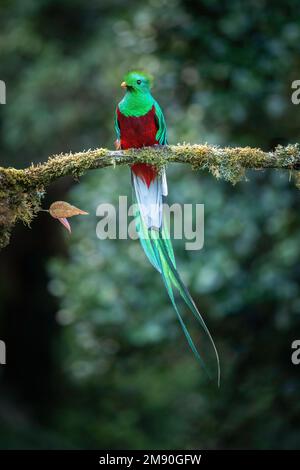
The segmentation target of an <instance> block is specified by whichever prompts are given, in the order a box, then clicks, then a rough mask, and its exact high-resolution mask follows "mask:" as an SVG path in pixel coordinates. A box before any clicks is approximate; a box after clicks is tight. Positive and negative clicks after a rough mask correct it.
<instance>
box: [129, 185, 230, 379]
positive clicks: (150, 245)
mask: <svg viewBox="0 0 300 470" xmlns="http://www.w3.org/2000/svg"><path fill="white" fill-rule="evenodd" d="M133 197H134V201H135V206H134V216H135V222H136V230H137V233H138V235H139V239H140V242H141V245H142V247H143V250H144V252H145V254H146V256H147V257H148V259H149V261H150V262H151V264H152V265H153V266H154V267H155V269H157V271H159V272H160V274H161V275H162V278H163V281H164V284H165V287H166V290H167V293H168V295H169V297H170V300H171V302H172V305H173V307H174V310H175V312H176V315H177V317H178V320H179V322H180V324H181V327H182V329H183V332H184V334H185V336H186V338H187V341H188V344H189V346H190V348H191V349H192V351H193V353H194V355H195V356H196V358H197V359H198V361H199V362H200V364H201V366H202V367H203V369H204V370H205V371H206V373H207V375H208V376H209V377H210V378H211V374H210V373H209V371H208V369H207V367H206V366H205V363H204V361H203V359H202V357H201V355H200V353H199V351H198V349H197V347H196V345H195V343H194V341H193V339H192V337H191V335H190V333H189V332H188V329H187V327H186V325H185V322H184V320H183V318H182V315H181V314H180V312H179V308H178V305H177V303H176V300H175V296H174V292H173V287H175V288H176V289H177V290H178V292H179V294H180V296H181V297H182V299H183V300H184V302H185V303H186V305H187V306H188V307H189V309H190V311H191V312H192V313H193V315H194V317H195V318H196V320H197V321H198V322H199V323H200V325H201V326H202V328H203V330H204V331H205V333H206V335H207V336H208V338H209V341H210V343H211V344H212V347H213V350H214V353H215V356H216V361H217V381H218V386H220V378H221V371H220V360H219V354H218V351H217V348H216V345H215V343H214V341H213V339H212V336H211V334H210V332H209V330H208V328H207V326H206V324H205V322H204V319H203V317H202V315H201V314H200V312H199V310H198V308H197V307H196V305H195V302H194V300H193V299H192V297H191V295H190V293H189V291H188V289H187V288H186V286H185V285H184V283H183V281H182V280H181V277H180V275H179V273H178V271H177V268H176V262H175V257H174V252H173V247H172V243H171V239H170V235H169V233H168V230H167V225H166V224H165V223H163V228H162V230H159V231H157V230H153V229H150V230H148V229H147V227H146V226H145V224H144V222H143V219H142V217H141V214H140V210H139V207H138V204H137V202H136V198H135V195H134V194H133Z"/></svg>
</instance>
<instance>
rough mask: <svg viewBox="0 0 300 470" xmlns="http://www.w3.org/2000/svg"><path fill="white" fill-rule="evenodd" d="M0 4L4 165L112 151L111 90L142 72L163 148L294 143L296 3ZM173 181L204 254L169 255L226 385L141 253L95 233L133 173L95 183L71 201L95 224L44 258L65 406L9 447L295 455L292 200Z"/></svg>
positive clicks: (281, 181) (13, 425) (211, 183)
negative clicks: (200, 209) (197, 207)
mask: <svg viewBox="0 0 300 470" xmlns="http://www.w3.org/2000/svg"><path fill="white" fill-rule="evenodd" d="M0 8H1V10H2V11H1V16H0V26H1V33H0V47H1V77H0V78H1V79H4V80H5V81H6V83H7V88H8V96H7V102H8V104H7V105H6V106H5V107H2V108H1V121H0V123H1V149H0V150H1V155H2V157H3V158H2V160H3V161H4V162H5V163H6V164H14V165H19V166H20V167H21V166H25V165H26V164H28V162H30V161H32V160H34V161H40V160H42V159H43V158H45V157H46V156H48V155H49V154H50V153H53V152H61V151H68V150H72V151H75V150H80V149H84V148H85V149H86V148H90V147H95V146H110V147H111V146H112V142H113V140H114V138H115V136H114V134H113V114H114V108H115V105H116V103H117V102H118V100H119V99H120V97H121V90H120V88H119V83H120V81H121V79H122V76H123V74H124V73H125V72H126V71H127V70H128V69H130V68H136V67H144V68H147V70H148V71H150V72H152V73H153V74H154V75H155V76H156V84H155V88H154V90H153V93H154V95H155V97H156V98H157V99H158V100H159V102H160V104H161V105H162V107H163V109H164V112H165V116H166V119H167V123H168V128H169V140H170V142H171V143H176V142H177V141H186V142H194V143H197V142H206V141H208V142H210V143H215V144H216V143H219V144H222V145H223V144H224V145H235V144H240V145H253V146H261V147H262V148H264V149H266V150H267V149H270V148H271V147H272V146H274V145H275V144H277V143H287V142H291V143H292V142H296V141H298V140H299V131H298V129H299V125H300V112H299V108H297V106H294V105H292V103H291V100H290V94H291V82H292V81H293V80H295V79H299V76H298V75H297V74H298V73H299V65H300V63H299V62H300V58H299V53H298V47H299V40H300V21H299V20H300V18H299V16H300V14H299V9H298V2H297V1H296V0H286V1H285V2H279V1H274V2H268V1H261V0H260V1H259V0H256V1H255V0H252V1H249V2H241V1H238V0H232V1H231V2H224V3H222V2H219V1H217V0H202V1H198V2H194V1H191V0H186V1H184V0H182V1H180V0H168V1H166V0H164V1H159V0H152V1H150V2H144V3H143V4H141V3H140V2H137V1H136V0H129V1H128V2H126V5H125V3H124V2H122V1H121V0H110V1H109V2H108V1H100V0H99V1H94V2H92V3H91V4H87V3H86V2H83V1H81V0H72V1H70V0H63V1H58V0H39V1H37V0H30V1H27V2H22V1H21V0H11V1H9V0H7V1H6V2H2V6H1V7H0ZM168 176H169V187H170V197H169V199H170V201H171V202H180V203H184V202H186V203H188V202H192V203H196V202H198V203H204V204H205V245H204V248H203V250H201V251H200V252H196V253H194V252H186V251H184V243H183V242H182V241H176V242H174V246H175V253H176V255H177V259H178V266H179V271H180V272H181V273H182V276H183V278H184V280H185V281H186V284H187V285H188V286H189V287H190V290H191V293H192V295H193V297H194V298H195V300H196V302H197V304H198V306H199V307H200V310H201V311H202V312H203V315H204V316H205V318H206V319H207V323H208V325H209V327H210V330H211V331H212V333H213V336H214V339H215V340H216V343H217V345H218V349H219V352H220V356H221V363H222V383H221V388H220V390H218V389H217V388H216V385H215V384H214V383H207V381H206V379H205V377H204V376H203V373H202V371H201V369H200V368H199V366H198V364H197V363H196V361H195V359H194V357H193V355H192V353H191V351H190V350H189V348H188V346H187V344H186V342H185V339H184V337H183V334H182V332H181V329H180V326H179V324H178V323H177V320H176V318H175V314H174V312H173V310H172V307H171V306H170V303H169V301H168V299H167V296H166V293H165V292H164V289H163V286H162V281H161V279H160V277H159V275H158V274H157V273H155V272H154V270H153V268H152V267H151V266H150V265H149V263H148V261H147V260H146V258H145V256H144V254H143V252H142V250H141V248H140V246H139V244H138V242H137V241H131V240H120V241H113V240H105V241H100V240H98V239H97V238H96V234H95V229H96V225H97V222H98V219H97V217H96V215H95V212H96V207H97V205H98V204H99V203H101V202H113V203H117V201H118V196H119V195H120V194H122V195H126V194H127V195H130V175H129V171H128V170H127V169H115V170H112V169H107V170H101V171H94V172H92V173H91V174H89V175H88V176H85V177H84V178H82V180H81V182H80V184H79V185H76V187H74V188H73V189H72V191H71V193H70V194H69V195H68V196H66V197H67V198H68V200H69V202H71V203H74V204H75V205H77V206H79V207H81V208H82V209H84V210H88V211H89V212H90V214H91V216H90V217H89V218H82V219H81V220H76V221H74V223H73V235H72V238H71V239H70V240H69V239H66V244H67V245H68V247H69V250H68V256H67V257H65V258H62V257H61V256H60V257H59V256H56V257H55V258H53V259H52V260H51V262H50V263H48V269H49V273H50V276H51V280H50V282H49V285H48V288H49V291H50V293H51V294H52V295H53V296H54V297H56V298H57V299H58V301H59V308H58V311H57V312H55V315H56V321H57V323H58V324H59V325H60V335H58V336H57V337H56V340H55V342H54V346H53V351H52V355H53V360H54V361H55V363H57V364H59V367H58V368H57V372H56V374H57V375H55V376H54V377H52V378H51V380H52V386H53V387H54V389H56V390H57V397H56V402H55V407H54V409H53V408H51V412H50V409H49V412H47V402H46V401H45V402H44V403H43V411H42V412H41V411H40V410H35V411H33V412H32V415H31V416H32V417H33V418H32V419H31V420H30V424H28V423H27V424H24V423H23V424H22V425H20V423H19V422H18V421H17V420H15V421H14V420H9V421H8V424H7V423H6V424H5V427H4V428H3V429H2V430H0V436H1V447H5V446H9V447H18V446H21V447H44V448H45V447H78V448H91V447H92V448H97V447H98V448H129V449H134V448H148V449H151V448H260V449H263V448H284V449H286V448H299V442H300V431H299V426H298V421H299V418H300V404H299V400H298V395H299V386H300V378H299V370H298V369H297V367H296V366H293V365H292V363H291V343H292V341H293V340H294V339H297V337H298V338H299V335H300V316H299V310H300V298H299V281H300V268H299V257H300V245H299V241H298V239H299V232H300V222H299V213H298V204H297V202H298V199H299V193H298V192H297V190H296V189H295V188H294V186H293V185H291V184H290V183H289V175H288V174H287V173H279V172H278V173H276V172H268V173H258V172H256V173H255V172H250V173H249V174H248V178H249V181H248V182H244V183H242V184H239V185H238V186H236V187H235V188H232V187H231V186H230V185H228V184H225V183H222V182H218V181H216V180H215V179H214V178H212V177H211V176H207V175H205V174H200V173H193V172H191V171H190V169H185V168H184V167H183V166H182V165H180V166H179V165H173V166H172V167H170V168H169V169H168ZM32 406H33V409H34V405H32ZM0 411H1V410H0ZM37 417H38V418H37ZM37 422H39V425H37V424H36V423H37ZM22 430H23V431H22Z"/></svg>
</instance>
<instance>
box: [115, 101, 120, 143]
mask: <svg viewBox="0 0 300 470" xmlns="http://www.w3.org/2000/svg"><path fill="white" fill-rule="evenodd" d="M115 131H116V134H117V139H118V140H120V138H121V131H120V126H119V121H118V107H117V108H116V112H115Z"/></svg>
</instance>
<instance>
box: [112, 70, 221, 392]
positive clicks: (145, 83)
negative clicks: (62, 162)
mask: <svg viewBox="0 0 300 470" xmlns="http://www.w3.org/2000/svg"><path fill="white" fill-rule="evenodd" d="M151 85H152V78H151V77H150V76H149V75H148V74H146V73H144V72H140V71H132V72H129V73H128V74H127V75H126V76H125V77H124V81H123V82H122V84H121V86H122V87H123V88H124V89H125V90H126V93H125V96H124V98H123V99H122V101H120V103H119V104H118V106H117V109H116V114H115V130H116V133H117V140H116V148H117V149H124V150H125V149H129V148H141V147H146V146H152V145H166V144H167V129H166V122H165V118H164V115H163V113H162V110H161V108H160V106H159V104H158V103H157V101H156V100H155V99H154V98H153V96H152V95H151V91H150V89H151ZM131 175H132V186H133V199H134V202H135V208H136V209H135V214H134V215H135V221H136V229H137V233H138V235H139V238H140V242H141V245H142V247H143V249H144V251H145V253H146V255H147V257H148V259H149V260H150V262H151V263H152V265H153V266H154V267H155V268H156V269H157V271H159V273H160V274H161V275H162V278H163V281H164V284H165V286H166V289H167V292H168V294H169V297H170V299H171V302H172V304H173V306H174V309H175V311H176V314H177V317H178V319H179V322H180V324H181V326H182V328H183V331H184V333H185V336H186V338H187V340H188V343H189V345H190V347H191V349H192V350H193V352H194V354H195V356H196V357H197V359H199V361H200V362H201V364H202V365H203V366H204V363H203V360H202V357H201V356H200V353H199V350H198V348H197V347H196V346H195V343H194V341H193V340H192V338H191V335H190V333H189V332H188V330H187V327H186V325H185V322H184V320H183V318H182V315H181V313H180V312H179V308H178V305H177V302H176V299H175V296H174V291H173V289H174V288H176V290H178V292H179V294H180V295H181V297H182V298H183V300H184V301H185V303H186V305H187V307H188V308H189V310H190V311H191V312H192V313H193V315H194V316H195V317H196V319H197V320H198V321H199V323H200V324H201V326H202V327H203V329H204V331H205V333H206V334H207V336H208V338H209V340H210V342H211V344H212V346H213V349H214V352H215V355H216V360H217V378H218V384H219V383H220V364H219V356H218V352H217V349H216V346H215V344H214V341H213V339H212V337H211V335H210V332H209V330H208V328H207V326H206V324H205V322H204V320H203V318H202V315H201V314H200V312H199V311H198V309H197V307H196V305H195V302H194V301H193V299H192V297H191V295H190V293H189V291H188V290H187V288H186V286H185V285H184V283H183V282H182V280H181V277H180V275H179V273H178V271H177V268H176V263H175V257H174V252H173V247H172V243H171V241H170V237H169V234H168V228H167V227H166V226H165V224H164V219H163V198H164V197H165V196H167V194H168V188H167V180H166V174H165V170H163V171H162V172H160V173H159V172H158V171H157V169H156V168H155V166H153V165H149V164H146V163H136V164H133V165H132V166H131ZM204 368H205V369H206V367H205V366H204Z"/></svg>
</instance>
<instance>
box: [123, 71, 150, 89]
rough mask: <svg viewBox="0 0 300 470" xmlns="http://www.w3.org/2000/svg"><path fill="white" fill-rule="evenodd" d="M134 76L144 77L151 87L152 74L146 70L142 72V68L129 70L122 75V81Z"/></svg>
mask: <svg viewBox="0 0 300 470" xmlns="http://www.w3.org/2000/svg"><path fill="white" fill-rule="evenodd" d="M135 77H142V78H144V79H145V80H147V82H148V84H149V87H152V85H153V82H154V78H153V76H152V75H151V74H150V73H148V72H144V71H143V70H131V71H130V72H128V73H127V74H126V75H125V76H124V81H125V82H127V81H129V80H130V79H131V78H135Z"/></svg>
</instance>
